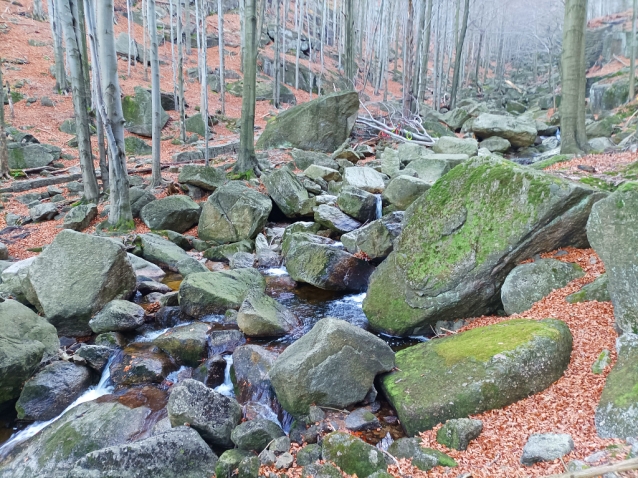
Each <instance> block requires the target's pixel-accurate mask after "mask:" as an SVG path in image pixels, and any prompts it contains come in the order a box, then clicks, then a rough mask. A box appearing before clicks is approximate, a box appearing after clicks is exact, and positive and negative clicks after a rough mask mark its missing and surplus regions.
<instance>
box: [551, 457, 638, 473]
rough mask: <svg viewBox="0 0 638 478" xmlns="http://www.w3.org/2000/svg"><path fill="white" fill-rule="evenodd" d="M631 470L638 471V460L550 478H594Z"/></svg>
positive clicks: (634, 459) (633, 459)
mask: <svg viewBox="0 0 638 478" xmlns="http://www.w3.org/2000/svg"><path fill="white" fill-rule="evenodd" d="M632 470H638V458H632V459H631V460H625V461H621V462H619V463H615V464H614V465H603V466H595V467H593V468H587V469H586V470H581V471H572V472H569V473H562V474H560V475H551V476H550V478H594V477H596V476H602V475H604V474H605V473H615V472H623V471H632Z"/></svg>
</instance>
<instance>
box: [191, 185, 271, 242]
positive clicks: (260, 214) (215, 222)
mask: <svg viewBox="0 0 638 478" xmlns="http://www.w3.org/2000/svg"><path fill="white" fill-rule="evenodd" d="M271 210H272V201H271V200H270V198H269V197H268V196H265V195H263V194H261V193H260V192H258V191H256V190H254V189H251V188H249V187H248V186H245V185H244V184H243V183H241V182H239V181H231V182H230V183H228V184H225V185H224V186H222V187H220V188H218V189H217V190H216V191H215V192H214V193H213V194H212V195H211V196H210V197H209V198H208V200H207V201H206V202H205V203H204V206H203V208H202V214H201V216H200V218H199V226H198V229H197V231H198V234H199V238H200V239H202V240H204V241H212V242H216V243H217V244H228V243H230V242H238V241H241V240H243V239H255V237H257V234H259V233H260V232H261V230H262V229H263V228H264V226H265V225H266V221H267V220H268V215H269V214H270V211H271Z"/></svg>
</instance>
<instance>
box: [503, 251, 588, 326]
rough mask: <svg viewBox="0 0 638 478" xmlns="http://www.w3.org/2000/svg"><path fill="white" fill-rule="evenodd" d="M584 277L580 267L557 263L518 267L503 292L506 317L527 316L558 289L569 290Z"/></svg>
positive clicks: (541, 260) (537, 263) (535, 262)
mask: <svg viewBox="0 0 638 478" xmlns="http://www.w3.org/2000/svg"><path fill="white" fill-rule="evenodd" d="M584 275H585V273H584V272H583V270H582V269H581V267H580V266H579V265H578V264H570V263H567V262H561V261H559V260H556V259H540V260H537V261H534V262H531V263H528V264H521V265H520V266H516V267H515V268H514V269H513V270H512V272H510V273H509V275H508V276H507V278H506V279H505V282H503V287H502V288H501V300H502V301H503V308H504V309H505V313H506V314H507V315H512V314H520V313H521V312H525V311H526V310H529V309H530V308H531V307H532V305H534V304H535V303H536V302H538V301H539V300H541V299H542V298H543V297H546V296H548V295H549V294H551V293H552V291H553V290H554V289H560V288H562V287H565V286H566V285H567V284H569V283H570V282H571V281H573V280H574V279H578V278H579V277H583V276H584Z"/></svg>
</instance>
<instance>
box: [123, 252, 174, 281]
mask: <svg viewBox="0 0 638 478" xmlns="http://www.w3.org/2000/svg"><path fill="white" fill-rule="evenodd" d="M127 256H128V258H129V261H131V265H132V266H133V270H134V271H135V275H136V276H137V277H138V278H139V277H144V278H148V279H151V280H155V281H161V280H162V279H163V278H164V277H165V276H166V272H164V271H163V270H162V269H161V268H160V267H157V266H156V265H155V264H153V263H152V262H149V261H147V260H145V259H142V258H141V257H138V256H134V255H133V254H127Z"/></svg>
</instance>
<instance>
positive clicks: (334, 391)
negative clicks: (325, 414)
mask: <svg viewBox="0 0 638 478" xmlns="http://www.w3.org/2000/svg"><path fill="white" fill-rule="evenodd" d="M393 367H394V352H392V349H390V347H389V346H388V345H387V344H386V343H385V342H384V341H383V340H381V339H380V338H378V337H375V336H374V335H372V334H371V333H369V332H366V331H365V330H363V329H361V328H359V327H356V326H354V325H351V324H349V323H348V322H345V321H343V320H338V319H332V318H328V319H322V320H320V321H319V322H317V323H316V324H315V326H314V327H313V328H312V330H311V331H310V332H308V333H307V334H306V335H304V336H303V337H302V338H300V339H299V340H298V341H296V342H295V343H293V344H292V345H290V346H289V347H288V348H287V349H286V350H285V351H284V352H283V353H282V354H281V355H280V356H279V357H278V358H277V360H276V361H275V365H274V366H273V368H272V369H271V370H270V379H271V381H272V386H273V387H274V389H275V392H276V393H277V398H278V399H279V402H280V403H281V405H282V406H283V408H284V409H285V410H287V411H288V412H290V413H291V414H293V415H304V414H307V413H308V410H309V407H310V405H312V404H315V405H319V406H327V407H337V408H344V407H347V406H348V405H352V404H354V403H357V402H360V401H361V400H363V399H364V397H365V396H366V394H367V393H368V391H369V390H370V388H371V387H372V382H373V381H374V378H375V376H376V375H377V374H379V373H383V372H388V371H390V370H392V368H393Z"/></svg>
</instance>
